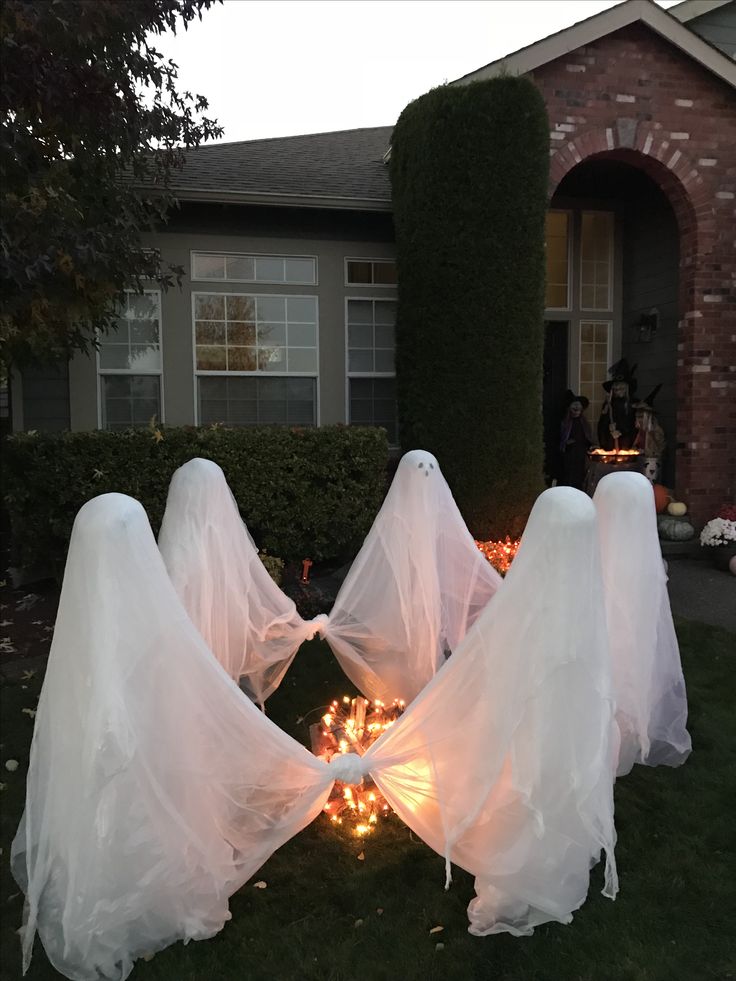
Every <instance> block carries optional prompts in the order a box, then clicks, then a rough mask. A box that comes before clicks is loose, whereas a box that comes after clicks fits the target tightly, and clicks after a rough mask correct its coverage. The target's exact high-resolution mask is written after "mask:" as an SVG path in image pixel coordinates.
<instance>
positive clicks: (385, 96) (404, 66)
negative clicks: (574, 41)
mask: <svg viewBox="0 0 736 981" xmlns="http://www.w3.org/2000/svg"><path fill="white" fill-rule="evenodd" d="M659 2H660V5H661V6H662V7H669V6H672V5H673V3H674V2H676V0H659ZM612 6H615V0H226V2H225V3H224V5H222V6H219V5H218V6H216V7H214V8H212V9H210V10H208V11H206V12H205V13H204V14H203V18H202V22H201V23H199V22H198V21H195V22H194V24H193V25H192V26H190V28H189V30H188V31H187V32H186V33H184V32H182V33H180V34H179V35H178V36H176V37H173V36H164V37H162V38H160V39H158V47H159V49H160V50H161V51H162V52H163V53H164V54H165V55H166V56H167V57H170V58H173V59H174V61H175V62H176V63H177V64H178V65H179V69H180V71H179V78H180V83H181V88H183V89H184V88H186V89H189V90H190V91H193V92H198V93H200V94H201V95H204V96H205V97H206V98H207V99H208V100H209V103H210V113H211V115H214V116H215V117H216V118H217V119H218V120H219V122H220V123H221V125H223V126H224V127H225V133H224V136H223V140H225V141H234V140H254V139H259V138H261V137H267V136H293V135H296V134H299V133H319V132H325V131H329V130H336V129H354V128H357V127H361V126H391V125H393V124H394V123H395V122H396V119H397V117H398V115H399V113H400V112H401V110H402V109H403V108H404V106H405V105H406V104H407V103H408V102H410V101H411V100H412V99H415V98H416V97H417V96H419V95H421V94H422V93H423V92H426V91H427V90H428V89H430V88H432V87H433V86H435V85H440V84H441V83H442V82H444V81H451V80H452V79H454V78H458V77H459V76H460V75H464V74H466V73H467V72H470V71H473V70H474V69H476V68H480V67H481V66H482V65H485V64H488V62H490V61H495V60H496V59H497V58H501V57H502V56H503V55H506V54H510V53H511V52H512V51H516V50H517V49H518V48H521V47H524V46H525V45H527V44H531V43H533V42H534V41H538V40H540V39H541V38H543V37H546V36H547V35H548V34H553V33H554V32H555V31H559V30H561V29H562V28H565V27H569V26H570V25H571V24H574V23H575V22H577V21H580V20H585V18H586V17H590V16H592V15H593V14H596V13H599V12H600V11H601V10H605V9H606V8H607V7H612Z"/></svg>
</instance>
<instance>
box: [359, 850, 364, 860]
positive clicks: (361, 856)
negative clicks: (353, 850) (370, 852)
mask: <svg viewBox="0 0 736 981" xmlns="http://www.w3.org/2000/svg"><path fill="white" fill-rule="evenodd" d="M358 861H359V862H365V852H361V853H360V855H358Z"/></svg>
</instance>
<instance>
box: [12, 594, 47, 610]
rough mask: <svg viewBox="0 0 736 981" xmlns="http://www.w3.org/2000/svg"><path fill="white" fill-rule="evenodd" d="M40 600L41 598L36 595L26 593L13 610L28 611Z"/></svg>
mask: <svg viewBox="0 0 736 981" xmlns="http://www.w3.org/2000/svg"><path fill="white" fill-rule="evenodd" d="M40 599H41V597H40V596H37V595H36V593H26V595H25V596H24V597H23V598H22V599H20V600H18V602H17V603H16V604H15V608H16V610H30V608H31V607H32V606H35V605H36V603H38V601H39V600H40Z"/></svg>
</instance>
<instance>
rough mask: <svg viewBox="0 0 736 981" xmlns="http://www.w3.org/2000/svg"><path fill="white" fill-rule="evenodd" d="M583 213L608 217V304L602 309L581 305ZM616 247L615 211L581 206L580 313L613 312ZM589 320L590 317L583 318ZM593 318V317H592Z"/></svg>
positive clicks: (599, 313)
mask: <svg viewBox="0 0 736 981" xmlns="http://www.w3.org/2000/svg"><path fill="white" fill-rule="evenodd" d="M585 215H606V216H607V218H608V219H609V249H608V306H607V307H606V308H605V309H603V308H601V307H585V306H583V218H584V217H585ZM615 247H616V213H615V211H600V210H596V209H591V208H582V209H581V211H580V256H579V258H578V265H579V269H578V279H579V283H578V286H579V292H578V302H579V304H580V308H579V309H580V312H581V313H594V314H598V315H599V317H600V315H601V314H612V313H613V301H614V296H613V294H614V284H613V275H614V252H615ZM583 319H586V320H590V319H591V318H590V317H586V318H583ZM593 319H595V318H593Z"/></svg>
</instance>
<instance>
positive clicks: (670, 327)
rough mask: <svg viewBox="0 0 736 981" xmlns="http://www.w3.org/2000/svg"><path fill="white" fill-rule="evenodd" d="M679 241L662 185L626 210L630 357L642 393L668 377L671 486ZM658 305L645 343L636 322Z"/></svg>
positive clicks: (670, 477)
mask: <svg viewBox="0 0 736 981" xmlns="http://www.w3.org/2000/svg"><path fill="white" fill-rule="evenodd" d="M678 243H679V233H678V228H677V223H676V221H675V216H674V214H673V212H672V209H671V208H670V206H669V204H668V203H667V201H666V199H665V198H664V196H663V195H662V194H661V193H659V192H658V191H656V189H654V188H652V191H651V193H650V194H649V195H648V196H647V198H646V199H644V200H639V201H637V202H636V203H635V204H632V205H631V206H630V207H629V208H628V209H627V210H626V212H625V214H624V220H623V248H624V276H623V318H622V320H623V336H622V348H623V354H624V355H626V357H627V358H628V359H629V363H630V364H638V365H639V369H638V372H637V374H638V379H639V387H638V389H637V395H638V396H639V397H640V398H645V397H646V396H647V395H648V394H649V393H650V392H651V391H652V389H653V388H655V386H656V385H658V384H660V382H661V383H662V388H661V390H660V392H659V394H658V395H657V398H656V400H655V408H656V409H657V413H658V416H659V421H660V425H661V426H662V428H663V429H664V432H665V435H666V437H667V455H666V458H665V462H664V473H663V482H664V483H665V484H667V486H673V485H674V484H675V479H676V474H675V443H676V438H677V322H678V319H679V315H678V266H679V244H678ZM652 308H656V309H657V310H658V312H659V328H658V331H657V334H656V337H655V338H654V339H653V340H652V341H651V342H648V343H642V342H641V341H640V340H639V337H638V330H637V328H636V326H635V325H636V323H637V321H638V320H639V317H640V316H641V314H643V313H645V314H646V313H649V312H650V310H651V309H652Z"/></svg>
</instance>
